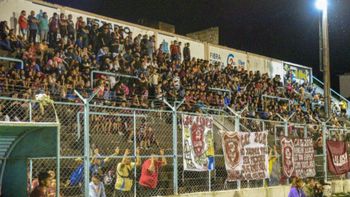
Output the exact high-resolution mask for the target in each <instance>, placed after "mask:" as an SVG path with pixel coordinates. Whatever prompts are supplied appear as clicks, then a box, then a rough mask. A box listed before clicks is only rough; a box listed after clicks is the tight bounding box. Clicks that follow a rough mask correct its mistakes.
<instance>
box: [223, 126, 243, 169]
mask: <svg viewBox="0 0 350 197" xmlns="http://www.w3.org/2000/svg"><path fill="white" fill-rule="evenodd" d="M223 143H224V147H225V149H224V151H225V155H226V162H227V164H228V165H229V167H230V168H236V167H237V166H238V165H239V162H240V158H241V151H240V150H241V146H240V143H239V135H238V133H237V132H234V133H228V132H226V133H224V134H223Z"/></svg>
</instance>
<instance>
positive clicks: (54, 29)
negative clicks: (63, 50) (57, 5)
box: [49, 13, 58, 47]
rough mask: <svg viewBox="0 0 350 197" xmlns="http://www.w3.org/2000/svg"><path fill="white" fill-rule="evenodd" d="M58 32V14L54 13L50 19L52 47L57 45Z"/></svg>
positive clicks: (50, 41) (50, 42)
mask: <svg viewBox="0 0 350 197" xmlns="http://www.w3.org/2000/svg"><path fill="white" fill-rule="evenodd" d="M57 34H58V14H57V13H53V16H52V17H51V18H50V20H49V44H50V46H51V47H56V43H57Z"/></svg>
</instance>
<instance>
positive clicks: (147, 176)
mask: <svg viewBox="0 0 350 197" xmlns="http://www.w3.org/2000/svg"><path fill="white" fill-rule="evenodd" d="M159 154H160V156H161V159H158V158H157V156H156V155H155V154H152V155H151V158H149V159H147V160H146V161H145V162H143V164H142V171H141V177H140V181H139V184H140V188H141V191H140V192H141V193H142V194H143V195H144V196H151V195H152V192H153V190H154V189H155V188H156V187H157V185H158V174H159V168H160V167H161V166H165V165H167V161H166V159H165V157H164V150H163V149H161V150H160V151H159Z"/></svg>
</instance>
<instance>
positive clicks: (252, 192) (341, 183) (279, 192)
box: [172, 180, 350, 197]
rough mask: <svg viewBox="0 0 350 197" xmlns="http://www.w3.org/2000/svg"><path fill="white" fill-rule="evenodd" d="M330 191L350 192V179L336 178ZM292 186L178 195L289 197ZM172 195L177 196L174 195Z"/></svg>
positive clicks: (185, 196)
mask: <svg viewBox="0 0 350 197" xmlns="http://www.w3.org/2000/svg"><path fill="white" fill-rule="evenodd" d="M326 189H329V190H330V191H329V195H326V196H330V193H333V194H334V193H343V192H345V193H348V192H350V180H335V181H332V182H331V185H330V186H328V187H327V186H326ZM289 190H290V186H273V187H265V188H245V189H241V190H227V191H214V192H198V193H190V194H181V195H177V196H176V197H179V196H181V197H182V196H183V197H288V193H289ZM172 197H175V195H174V196H172Z"/></svg>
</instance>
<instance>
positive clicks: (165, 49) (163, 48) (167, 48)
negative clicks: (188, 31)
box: [160, 39, 169, 53]
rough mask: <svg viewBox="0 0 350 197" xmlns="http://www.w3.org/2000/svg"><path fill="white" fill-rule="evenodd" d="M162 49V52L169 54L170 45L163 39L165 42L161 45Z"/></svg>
mask: <svg viewBox="0 0 350 197" xmlns="http://www.w3.org/2000/svg"><path fill="white" fill-rule="evenodd" d="M160 49H161V50H162V52H163V53H169V44H168V42H167V41H165V40H164V39H163V42H162V44H161V47H160Z"/></svg>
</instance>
